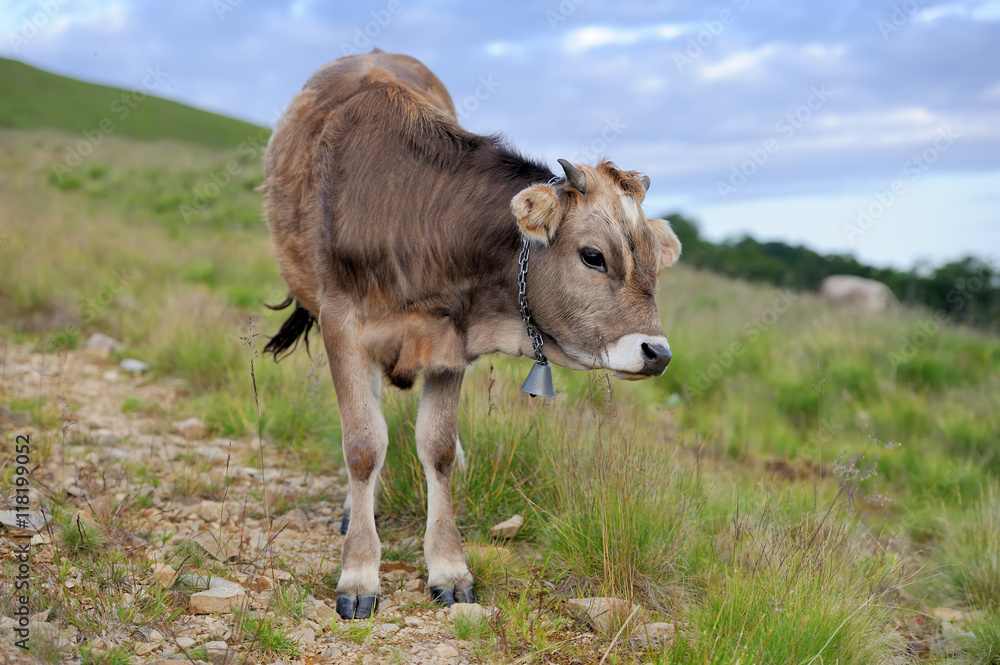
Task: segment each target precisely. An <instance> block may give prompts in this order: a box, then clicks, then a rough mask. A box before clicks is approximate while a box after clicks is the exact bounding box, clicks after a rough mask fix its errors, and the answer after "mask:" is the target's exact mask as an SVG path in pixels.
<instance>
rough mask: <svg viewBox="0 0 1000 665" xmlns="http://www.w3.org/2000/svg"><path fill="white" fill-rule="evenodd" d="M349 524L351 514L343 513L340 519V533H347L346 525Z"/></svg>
mask: <svg viewBox="0 0 1000 665" xmlns="http://www.w3.org/2000/svg"><path fill="white" fill-rule="evenodd" d="M349 526H351V516H350V515H344V517H343V519H341V520H340V535H342V536H346V535H347V527H349Z"/></svg>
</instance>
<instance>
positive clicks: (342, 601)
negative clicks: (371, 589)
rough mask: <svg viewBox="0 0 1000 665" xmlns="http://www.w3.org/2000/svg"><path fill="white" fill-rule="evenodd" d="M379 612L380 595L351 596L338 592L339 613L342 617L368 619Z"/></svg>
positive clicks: (348, 619)
mask: <svg viewBox="0 0 1000 665" xmlns="http://www.w3.org/2000/svg"><path fill="white" fill-rule="evenodd" d="M376 612H378V596H375V595H363V596H351V595H349V594H346V593H338V594H337V614H339V615H340V618H341V619H346V620H347V621H350V620H351V619H367V618H369V617H372V616H375V613H376Z"/></svg>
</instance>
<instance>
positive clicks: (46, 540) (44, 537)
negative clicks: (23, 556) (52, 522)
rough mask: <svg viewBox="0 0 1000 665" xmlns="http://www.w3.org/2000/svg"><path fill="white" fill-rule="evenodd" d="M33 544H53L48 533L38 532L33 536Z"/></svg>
mask: <svg viewBox="0 0 1000 665" xmlns="http://www.w3.org/2000/svg"><path fill="white" fill-rule="evenodd" d="M31 544H32V545H34V546H36V547H37V546H38V545H51V544H52V538H51V537H50V536H49V535H48V534H47V533H36V534H35V535H33V536H32V537H31Z"/></svg>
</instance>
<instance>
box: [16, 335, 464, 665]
mask: <svg viewBox="0 0 1000 665" xmlns="http://www.w3.org/2000/svg"><path fill="white" fill-rule="evenodd" d="M0 353H2V356H0V403H3V404H11V405H15V406H16V408H14V407H12V408H6V407H5V408H4V410H3V411H2V412H0V433H2V436H3V447H2V448H0V450H4V451H5V452H6V453H7V454H9V452H10V451H11V450H12V448H13V442H14V439H15V437H16V436H17V435H19V434H26V435H28V436H29V437H30V441H31V445H32V457H33V460H32V464H34V465H36V466H35V468H34V469H33V471H32V473H31V481H32V491H31V501H32V508H33V509H34V510H35V511H37V512H40V513H44V514H45V516H46V518H48V520H49V524H48V525H47V526H46V527H45V528H43V529H41V530H40V531H39V532H38V533H37V534H36V535H35V536H34V537H33V538H32V543H33V552H32V575H33V577H34V579H33V580H32V584H33V587H34V594H35V595H36V596H42V595H45V596H47V597H50V598H51V597H53V596H55V597H59V598H61V599H62V600H61V601H59V602H58V603H57V605H58V604H59V603H64V602H66V601H67V598H66V596H67V594H68V596H69V599H70V600H72V599H73V598H79V599H80V600H81V602H83V607H85V608H86V602H90V603H91V604H96V606H95V607H93V608H91V610H92V611H93V612H95V613H104V612H109V611H113V610H114V608H109V607H101V606H99V605H100V603H101V602H107V603H109V604H112V603H115V602H119V601H121V602H129V601H132V602H136V601H135V599H136V598H139V597H140V596H141V595H142V594H150V593H151V590H155V589H157V588H161V589H167V590H169V591H168V593H169V598H170V599H171V602H172V603H176V604H177V607H178V608H179V609H180V610H181V611H180V614H179V616H177V618H175V619H174V620H172V621H169V622H162V623H159V624H156V625H152V624H151V625H134V626H131V627H130V626H117V625H109V626H107V627H106V628H104V629H102V630H94V631H90V632H88V631H86V630H81V629H80V628H78V627H76V626H74V625H72V624H71V623H70V622H68V621H67V620H66V618H65V612H62V611H60V610H56V611H54V612H50V613H42V615H36V616H35V617H33V621H32V627H33V628H34V629H35V630H34V633H33V634H34V635H41V634H45V635H46V636H47V637H48V638H51V640H52V641H54V642H55V643H56V646H57V648H58V649H60V650H62V651H63V652H64V658H66V659H69V660H71V661H74V662H79V655H78V653H79V651H78V646H79V645H80V644H81V643H83V642H85V641H86V642H87V643H88V645H89V647H90V648H96V649H98V650H99V651H100V650H102V649H108V648H111V647H113V646H115V645H122V646H124V647H125V648H126V651H127V652H128V653H130V654H131V655H132V659H133V660H136V659H138V660H142V661H154V662H155V661H163V662H165V663H169V662H176V661H177V660H188V659H189V658H194V659H196V660H204V659H207V660H210V661H212V662H216V663H228V662H237V661H239V662H272V661H274V662H297V663H307V664H311V663H318V662H332V663H339V662H344V663H359V662H360V663H375V662H398V663H454V664H458V663H462V664H465V663H470V662H476V661H477V659H476V657H475V656H474V655H472V653H471V651H470V649H471V644H470V643H469V642H465V641H462V640H459V639H457V638H456V637H455V634H454V631H453V630H452V627H451V625H452V624H451V622H450V619H452V618H453V614H457V613H456V612H453V611H452V610H448V611H446V610H443V609H440V608H437V607H434V606H433V605H431V604H430V603H429V602H428V596H427V593H426V590H425V589H424V581H423V579H422V578H421V576H420V571H419V570H418V567H417V566H418V565H420V561H421V560H422V557H421V555H420V553H419V545H418V543H417V541H416V538H414V537H412V536H411V537H409V538H403V539H401V540H399V541H396V542H387V543H384V545H383V546H384V548H386V549H387V550H388V551H389V552H391V553H392V554H391V556H389V557H386V559H387V560H385V561H383V567H382V580H383V588H382V594H383V596H382V597H383V602H382V606H381V609H380V611H379V613H378V615H377V617H376V618H375V619H374V620H371V621H364V622H353V623H352V624H348V623H347V622H342V621H340V620H339V618H338V617H337V615H336V612H335V611H334V610H333V609H332V607H333V605H334V604H335V598H333V597H332V595H333V593H332V592H333V588H332V587H333V586H334V585H335V584H336V574H337V572H338V570H339V569H338V565H339V553H340V548H341V544H342V536H340V534H339V528H338V527H339V517H340V505H341V503H342V499H343V496H344V492H345V489H346V488H345V482H344V481H345V479H344V478H343V477H340V476H334V477H331V476H323V475H317V474H313V473H309V472H308V471H306V470H304V469H302V468H301V465H299V464H298V463H297V462H296V461H295V460H294V459H291V458H290V457H288V456H287V455H286V454H283V453H281V452H280V451H277V450H275V449H273V447H271V446H267V445H265V446H264V450H263V452H262V451H261V446H260V443H259V441H258V440H256V439H253V440H230V439H219V438H208V437H207V436H206V434H205V428H204V427H203V426H202V425H201V423H199V422H198V421H196V420H188V421H179V422H178V421H176V420H175V419H174V418H173V417H172V415H173V408H174V405H175V404H177V402H178V400H179V391H180V390H182V388H180V387H177V386H172V385H170V384H169V383H163V382H161V383H157V382H154V381H152V380H151V379H149V378H148V377H147V376H146V375H144V374H142V373H140V372H136V373H130V372H126V371H123V370H122V369H121V365H120V363H118V362H116V361H113V360H111V359H109V358H108V357H107V355H106V353H102V352H101V351H100V350H98V351H96V352H95V351H74V352H68V353H60V354H43V353H38V352H36V351H34V350H32V349H31V348H30V347H27V346H17V345H12V344H11V345H7V346H0ZM123 405H131V408H129V409H128V412H125V411H123ZM262 456H263V465H261V458H262ZM5 457H6V454H5ZM8 462H9V460H8ZM261 466H263V472H262V471H261ZM8 489H9V488H8V487H4V492H3V494H4V498H3V500H4V501H7V500H8V499H10V498H12V493H9V492H8ZM13 507H14V506H13V505H10V503H9V501H8V505H4V506H0V508H3V509H12V508H13ZM269 516H270V519H269ZM67 518H68V519H67ZM60 520H62V522H61V523H62V524H67V523H68V524H77V523H78V522H80V523H82V524H84V525H87V524H94V525H96V526H97V527H98V530H100V531H101V532H103V533H106V534H110V535H109V536H108V537H107V538H110V540H108V539H106V540H105V541H104V547H107V548H119V549H121V551H122V552H123V553H127V556H128V557H131V559H132V560H133V561H134V562H136V563H135V565H133V566H132V570H138V571H140V572H141V574H140V575H138V576H134V577H136V579H133V580H132V581H131V582H130V583H129V584H130V585H131V587H130V588H128V589H127V590H124V591H123V590H122V589H121V588H119V589H117V590H115V591H108V592H107V593H105V592H103V591H102V589H103V587H102V585H103V584H104V583H105V580H102V579H95V577H100V576H99V575H95V574H94V568H93V567H90V566H87V565H84V564H83V561H82V559H81V561H80V562H76V560H75V559H73V557H72V556H70V555H69V554H66V553H65V552H58V551H56V548H57V547H60V546H65V545H64V539H63V538H62V537H61V535H60V528H61V527H59V526H57V525H58V524H60ZM16 533H17V532H16V531H14V530H6V531H4V530H0V560H2V561H4V562H10V561H11V560H12V556H13V548H14V544H13V543H14V539H13V536H14V535H15V534H16ZM22 535H23V534H22ZM71 561H72V562H74V563H75V565H70V562H71ZM56 584H61V585H62V587H63V588H62V589H58V590H54V585H56ZM129 584H126V585H124V586H125V587H128V586H129ZM4 586H6V583H5V584H4ZM119 586H121V585H119ZM94 591H97V592H98V593H96V594H95V593H93V592H94ZM310 591H311V593H310ZM88 592H89V593H90V595H89V596H88ZM7 593H8V592H6V591H5V593H4V595H7ZM88 598H89V599H90V600H89V601H87V599H88ZM470 610H471V611H472V612H479V610H478V608H468V609H467V610H466V611H470ZM461 611H462V608H460V609H459V612H461ZM240 613H244V614H246V613H250V614H251V615H253V616H255V617H268V616H273V617H274V619H275V621H277V622H278V624H279V625H280V626H281V628H282V629H283V631H284V632H285V633H286V634H287V635H288V636H289V637H290V638H291V639H292V640H294V651H297V652H298V655H297V656H288V655H285V656H283V655H281V654H273V655H267V654H265V655H261V654H262V650H261V645H259V644H255V643H254V640H253V638H251V637H248V635H247V634H246V631H242V630H241V629H240V620H239V616H240ZM3 614H7V613H6V612H4V613H3ZM111 623H112V624H113V623H114V622H111ZM13 627H14V622H13V620H12V619H9V618H8V619H4V620H3V623H2V624H0V631H2V632H4V633H6V637H7V638H8V639H9V640H13V638H12V629H13ZM4 653H5V654H6V655H7V656H8V657H15V656H17V655H18V654H19V651H18V650H15V649H11V648H9V647H5V651H4Z"/></svg>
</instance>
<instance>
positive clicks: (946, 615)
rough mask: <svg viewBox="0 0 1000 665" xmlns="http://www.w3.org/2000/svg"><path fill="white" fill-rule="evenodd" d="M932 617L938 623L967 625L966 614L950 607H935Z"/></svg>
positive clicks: (931, 613)
mask: <svg viewBox="0 0 1000 665" xmlns="http://www.w3.org/2000/svg"><path fill="white" fill-rule="evenodd" d="M930 615H931V616H932V617H934V618H935V619H937V620H938V621H942V622H944V621H948V622H950V623H957V624H961V623H965V619H966V617H965V612H962V611H961V610H953V609H952V608H950V607H935V608H934V609H932V610H931V611H930Z"/></svg>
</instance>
